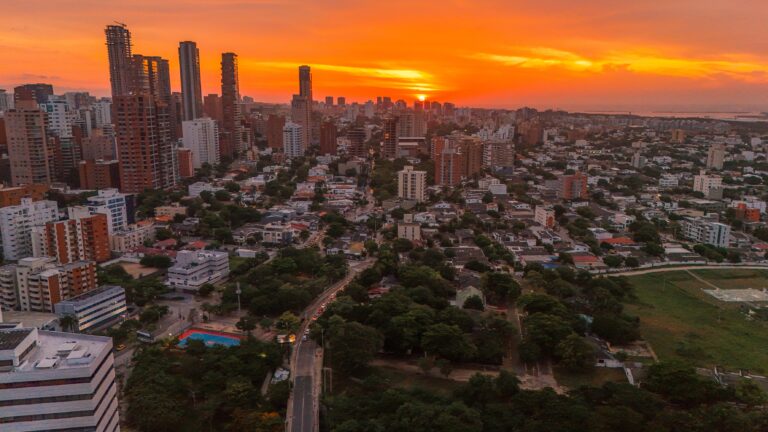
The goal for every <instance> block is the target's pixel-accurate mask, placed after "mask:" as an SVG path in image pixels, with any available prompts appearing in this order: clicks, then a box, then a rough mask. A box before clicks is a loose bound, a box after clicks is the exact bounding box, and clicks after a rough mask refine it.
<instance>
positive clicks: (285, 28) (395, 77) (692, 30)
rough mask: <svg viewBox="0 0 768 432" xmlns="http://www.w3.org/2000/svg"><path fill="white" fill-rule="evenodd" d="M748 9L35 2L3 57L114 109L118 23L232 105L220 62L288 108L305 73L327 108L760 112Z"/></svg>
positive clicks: (339, 1)
mask: <svg viewBox="0 0 768 432" xmlns="http://www.w3.org/2000/svg"><path fill="white" fill-rule="evenodd" d="M646 3H653V4H646ZM737 3H744V5H743V6H747V5H748V6H749V7H740V6H739V7H737V6H736V5H733V4H732V3H731V2H727V1H725V0H712V1H709V2H705V3H702V2H697V1H693V0H680V1H675V2H630V1H608V0H599V1H593V2H589V4H588V5H578V6H577V5H575V4H574V3H573V2H569V1H565V0H543V1H541V2H535V4H534V3H533V2H519V1H495V0H486V1H478V2H468V1H462V0H453V1H440V2H437V1H425V2H404V1H400V0H394V1H390V2H386V3H381V2H373V1H355V2H353V1H348V0H331V1H325V2H305V1H299V0H251V1H234V0H224V1H211V0H195V1H191V2H190V1H185V2H180V1H178V0H167V1H163V2H156V1H149V0H137V1H132V2H117V1H109V0H106V1H92V0H88V1H72V0H63V1H57V2H48V1H44V0H30V1H28V2H24V3H21V2H15V4H10V5H4V8H3V9H4V10H3V16H4V18H5V19H4V22H6V23H8V25H7V26H5V27H3V28H2V29H0V55H2V57H3V58H5V59H9V58H13V59H14V61H13V62H7V61H6V62H3V65H2V67H0V88H12V87H13V86H15V85H18V84H22V83H27V82H38V81H42V82H51V83H52V84H54V86H56V87H57V90H60V91H69V90H88V91H90V92H92V93H93V94H96V95H107V94H108V93H109V90H108V87H109V79H108V68H107V56H106V49H105V47H104V42H103V38H104V34H103V28H104V26H105V25H106V24H109V23H111V22H112V21H115V20H117V21H120V22H125V23H126V24H127V25H128V26H129V27H130V29H131V31H132V33H133V38H134V47H133V48H134V52H137V53H142V54H146V55H160V56H163V57H165V58H168V59H169V60H170V61H171V67H172V70H171V74H172V79H173V88H174V90H178V88H179V76H178V54H177V47H178V42H179V41H180V40H194V41H196V42H197V44H198V46H199V47H200V56H201V69H202V80H203V91H204V92H205V93H214V92H216V93H218V92H220V70H219V61H220V54H221V53H222V52H225V51H232V52H236V53H237V54H238V56H239V59H240V81H241V91H242V93H243V94H244V95H248V96H251V97H254V98H255V99H256V100H260V101H270V102H287V101H288V100H289V98H290V95H291V94H292V93H294V92H295V91H296V89H295V78H296V77H295V75H296V67H297V66H298V65H300V64H308V65H311V67H312V70H313V74H314V83H315V94H317V95H318V96H325V95H333V96H346V97H347V98H349V99H350V100H357V101H365V100H368V99H372V98H375V97H376V96H390V97H392V98H393V99H399V98H402V99H406V100H413V99H414V98H415V97H416V95H425V97H426V99H428V100H442V101H446V100H450V101H453V102H456V103H459V104H466V105H476V106H480V105H482V106H520V105H526V104H527V105H532V106H539V107H560V108H567V107H596V108H600V107H613V106H625V105H634V106H643V105H647V106H661V105H670V106H671V105H681V106H682V105H685V106H697V105H703V104H706V105H708V106H710V107H712V106H723V107H738V106H742V105H754V104H760V103H763V102H764V101H765V99H766V97H767V96H768V74H766V70H768V54H766V53H768V46H767V45H766V42H765V41H766V40H768V31H767V30H765V26H764V19H765V18H766V17H767V16H768V4H766V3H765V2H762V1H750V0H743V1H741V2H737ZM582 17H584V18H582ZM587 17H588V18H587ZM726 24H727V25H726ZM75 48H77V49H75ZM628 83H631V85H627V84H628Z"/></svg>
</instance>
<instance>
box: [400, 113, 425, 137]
mask: <svg viewBox="0 0 768 432" xmlns="http://www.w3.org/2000/svg"><path fill="white" fill-rule="evenodd" d="M426 133H427V122H426V119H425V118H424V111H422V110H405V111H403V112H401V113H400V115H399V116H398V120H397V136H398V137H422V136H424V135H426Z"/></svg>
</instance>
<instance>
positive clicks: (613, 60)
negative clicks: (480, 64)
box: [470, 47, 768, 82]
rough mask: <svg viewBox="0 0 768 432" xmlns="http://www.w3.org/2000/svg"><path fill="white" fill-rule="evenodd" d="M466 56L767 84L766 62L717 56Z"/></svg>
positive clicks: (547, 51)
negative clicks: (707, 57) (720, 78)
mask: <svg viewBox="0 0 768 432" xmlns="http://www.w3.org/2000/svg"><path fill="white" fill-rule="evenodd" d="M470 57H471V58H474V59H479V60H485V61H490V62H495V63H501V64H503V65H505V66H511V67H519V68H530V69H548V68H561V69H566V70H570V71H577V72H593V73H601V72H607V71H612V70H625V71H628V72H634V73H638V74H648V75H661V76H674V77H683V78H706V79H709V78H712V79H714V78H717V77H722V76H727V77H730V78H732V79H736V80H741V81H746V82H768V81H766V74H765V73H764V71H765V70H766V69H768V63H767V62H763V61H759V60H755V59H752V58H745V57H744V56H739V55H720V56H718V57H717V58H711V59H702V58H684V57H668V56H663V55H659V54H655V53H652V52H637V51H635V52H632V51H630V52H612V53H607V54H604V55H602V56H596V57H592V58H590V57H587V56H583V55H580V54H578V53H574V52H570V51H564V50H559V49H554V48H546V47H533V48H523V49H518V50H517V52H515V53H512V54H493V53H476V54H474V55H471V56H470Z"/></svg>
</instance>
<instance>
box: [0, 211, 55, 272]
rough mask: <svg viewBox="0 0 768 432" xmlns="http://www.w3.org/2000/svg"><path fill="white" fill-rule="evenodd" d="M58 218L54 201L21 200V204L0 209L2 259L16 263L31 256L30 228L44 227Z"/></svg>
mask: <svg viewBox="0 0 768 432" xmlns="http://www.w3.org/2000/svg"><path fill="white" fill-rule="evenodd" d="M58 217H59V210H58V206H57V205H56V201H34V202H33V201H32V198H27V197H25V198H22V199H21V204H19V205H16V206H8V207H3V208H0V238H2V243H3V258H4V259H5V260H7V261H16V260H19V259H22V258H25V257H29V256H32V252H33V250H32V228H33V227H36V226H40V225H45V224H46V223H48V222H52V221H55V220H57V219H58Z"/></svg>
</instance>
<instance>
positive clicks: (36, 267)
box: [0, 257, 96, 312]
mask: <svg viewBox="0 0 768 432" xmlns="http://www.w3.org/2000/svg"><path fill="white" fill-rule="evenodd" d="M0 273H1V274H2V276H0V299H2V301H3V304H2V306H3V307H5V308H8V309H19V310H23V311H32V312H53V306H54V305H55V304H56V303H58V302H59V301H61V300H65V299H68V298H70V297H73V296H77V295H80V294H82V293H85V292H88V291H92V290H93V289H95V288H96V263H94V262H93V261H77V262H72V263H68V264H57V263H56V259H55V258H51V257H28V258H22V259H20V260H19V261H18V263H17V264H8V265H6V266H3V267H2V271H0Z"/></svg>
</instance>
